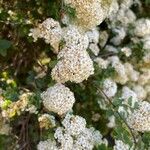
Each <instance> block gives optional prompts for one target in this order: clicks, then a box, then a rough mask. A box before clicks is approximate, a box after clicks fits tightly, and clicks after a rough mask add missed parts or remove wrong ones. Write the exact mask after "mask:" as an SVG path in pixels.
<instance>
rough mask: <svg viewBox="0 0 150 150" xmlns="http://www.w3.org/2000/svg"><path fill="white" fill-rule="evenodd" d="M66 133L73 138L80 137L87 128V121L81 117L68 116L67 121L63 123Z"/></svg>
mask: <svg viewBox="0 0 150 150" xmlns="http://www.w3.org/2000/svg"><path fill="white" fill-rule="evenodd" d="M62 124H63V126H64V127H65V130H66V132H68V133H69V134H70V135H72V136H76V135H79V134H80V133H82V132H83V131H84V130H85V128H86V120H85V119H84V118H82V117H80V116H74V115H70V114H67V115H66V117H65V119H64V120H63V121H62Z"/></svg>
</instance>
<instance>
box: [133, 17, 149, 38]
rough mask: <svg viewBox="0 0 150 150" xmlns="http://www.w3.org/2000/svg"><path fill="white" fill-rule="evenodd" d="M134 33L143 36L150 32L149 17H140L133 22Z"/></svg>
mask: <svg viewBox="0 0 150 150" xmlns="http://www.w3.org/2000/svg"><path fill="white" fill-rule="evenodd" d="M134 34H135V35H136V36H139V37H144V36H147V35H149V34H150V19H145V18H141V19H138V20H137V21H136V22H135V30H134Z"/></svg>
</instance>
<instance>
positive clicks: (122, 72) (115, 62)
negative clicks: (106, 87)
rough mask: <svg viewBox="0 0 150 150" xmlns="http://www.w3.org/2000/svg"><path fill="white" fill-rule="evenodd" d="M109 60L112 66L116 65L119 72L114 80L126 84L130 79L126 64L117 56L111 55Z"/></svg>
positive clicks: (115, 67)
mask: <svg viewBox="0 0 150 150" xmlns="http://www.w3.org/2000/svg"><path fill="white" fill-rule="evenodd" d="M108 60H109V62H110V63H111V64H112V67H114V69H115V71H116V73H117V75H116V76H115V78H114V80H115V81H116V82H117V83H120V84H125V83H126V82H127V81H128V77H127V74H126V70H125V66H124V65H123V64H122V63H121V62H120V60H119V58H118V57H117V56H112V57H109V58H108Z"/></svg>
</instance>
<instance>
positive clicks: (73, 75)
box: [51, 47, 94, 83]
mask: <svg viewBox="0 0 150 150" xmlns="http://www.w3.org/2000/svg"><path fill="white" fill-rule="evenodd" d="M58 59H60V60H59V61H58V63H57V64H56V66H55V67H54V68H53V70H52V73H51V74H52V79H54V80H56V81H57V82H61V83H64V82H67V81H71V82H76V83H80V82H82V81H83V80H86V79H87V78H88V77H89V76H90V75H92V74H93V73H94V67H93V61H92V60H91V58H90V56H89V54H88V53H87V52H86V50H82V49H77V48H76V47H73V48H64V49H63V50H61V52H60V53H59V54H58Z"/></svg>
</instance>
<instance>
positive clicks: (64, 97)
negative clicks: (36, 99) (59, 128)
mask: <svg viewBox="0 0 150 150" xmlns="http://www.w3.org/2000/svg"><path fill="white" fill-rule="evenodd" d="M41 97H42V99H43V104H44V106H45V108H47V109H48V110H49V111H52V112H55V113H57V114H58V115H63V114H65V113H66V112H67V111H69V110H71V109H72V106H73V104H74V102H75V98H74V94H73V93H72V92H71V91H70V89H69V88H67V87H65V86H64V85H62V84H59V83H57V84H55V85H54V86H53V87H50V88H48V89H47V90H46V91H45V92H43V93H42V94H41Z"/></svg>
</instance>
